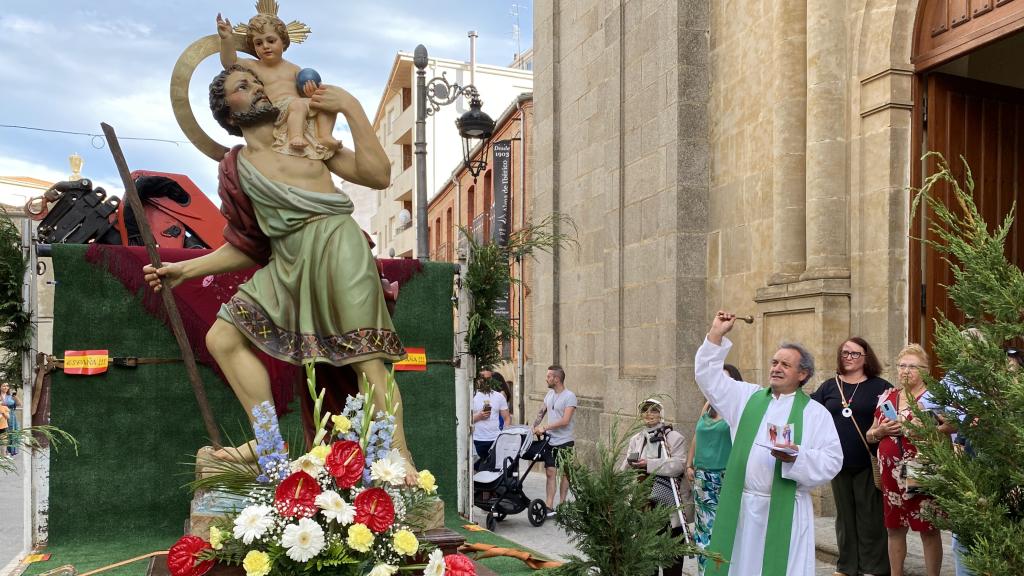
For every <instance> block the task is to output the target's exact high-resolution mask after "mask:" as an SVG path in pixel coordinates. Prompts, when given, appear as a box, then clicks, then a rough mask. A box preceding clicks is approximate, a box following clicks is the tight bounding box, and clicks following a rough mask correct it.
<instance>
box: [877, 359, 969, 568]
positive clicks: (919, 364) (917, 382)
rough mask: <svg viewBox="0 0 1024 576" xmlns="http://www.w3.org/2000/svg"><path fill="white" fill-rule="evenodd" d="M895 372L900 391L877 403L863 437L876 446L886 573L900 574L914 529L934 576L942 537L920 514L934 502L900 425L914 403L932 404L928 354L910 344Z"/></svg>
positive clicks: (944, 427) (925, 406) (911, 416)
mask: <svg viewBox="0 0 1024 576" xmlns="http://www.w3.org/2000/svg"><path fill="white" fill-rule="evenodd" d="M896 369H897V371H898V375H899V388H897V389H895V390H890V391H889V393H888V394H886V395H885V396H884V397H882V398H881V399H880V400H879V403H878V409H877V410H876V411H875V420H874V423H873V424H872V425H871V428H870V429H869V430H868V433H867V437H868V442H877V443H878V464H879V466H880V467H881V468H882V502H883V510H884V515H883V517H884V519H885V528H886V530H887V531H888V533H889V564H890V570H891V574H892V576H903V563H904V561H905V560H906V558H907V531H908V530H913V531H914V532H918V533H919V534H920V535H921V545H922V547H923V548H924V565H925V570H926V572H927V573H928V576H938V575H939V571H940V570H941V569H942V537H941V535H940V533H939V530H938V528H935V526H933V525H932V523H931V522H929V521H928V520H926V519H925V516H924V515H923V514H922V512H923V510H924V509H925V508H928V507H929V506H932V505H933V503H932V498H931V497H930V496H927V495H925V494H922V493H921V492H920V491H919V490H917V487H916V481H915V474H916V471H917V470H918V466H917V461H916V456H917V447H915V446H914V444H913V442H912V438H910V437H908V436H907V432H908V430H907V429H906V427H905V426H904V424H905V423H906V422H913V421H914V420H915V419H916V416H915V415H914V411H913V408H912V407H913V405H914V404H917V405H918V407H920V408H921V409H922V410H927V409H928V408H929V406H933V405H934V402H933V401H932V399H931V394H930V393H929V392H928V389H927V388H926V387H925V383H924V379H923V378H922V375H923V374H926V373H927V372H928V354H927V353H926V352H925V351H924V348H922V347H921V346H920V345H919V344H908V345H907V346H904V347H903V350H901V351H900V353H899V354H898V355H897V356H896ZM937 418H938V417H937ZM938 420H939V421H940V422H939V423H940V427H939V430H940V431H942V432H946V433H949V431H950V429H951V427H950V426H949V425H947V424H944V422H943V420H942V418H938Z"/></svg>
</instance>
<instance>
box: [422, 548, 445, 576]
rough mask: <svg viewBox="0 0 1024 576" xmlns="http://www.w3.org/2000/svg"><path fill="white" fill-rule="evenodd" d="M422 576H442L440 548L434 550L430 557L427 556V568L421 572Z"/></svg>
mask: <svg viewBox="0 0 1024 576" xmlns="http://www.w3.org/2000/svg"><path fill="white" fill-rule="evenodd" d="M423 576H444V552H441V549H440V548H434V551H433V552H431V553H430V556H427V567H426V569H425V570H423Z"/></svg>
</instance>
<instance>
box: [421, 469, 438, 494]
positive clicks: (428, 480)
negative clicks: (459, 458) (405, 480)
mask: <svg viewBox="0 0 1024 576" xmlns="http://www.w3.org/2000/svg"><path fill="white" fill-rule="evenodd" d="M417 480H418V484H419V486H420V489H421V490H423V491H424V492H427V493H428V494H433V493H434V492H437V479H436V478H434V475H433V474H431V473H430V470H420V473H419V476H418V478H417Z"/></svg>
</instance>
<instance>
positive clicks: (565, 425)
mask: <svg viewBox="0 0 1024 576" xmlns="http://www.w3.org/2000/svg"><path fill="white" fill-rule="evenodd" d="M545 380H546V381H547V384H548V393H547V395H546V396H544V405H543V406H541V408H540V411H539V412H538V413H537V419H536V420H534V422H533V431H534V432H536V433H537V434H538V435H540V434H544V433H547V435H548V438H549V441H548V448H547V450H546V451H545V453H544V472H545V473H546V474H547V500H546V504H547V507H548V512H547V514H548V516H554V515H555V484H556V483H557V476H558V460H559V458H560V457H561V458H565V457H567V456H571V455H572V447H573V445H574V444H575V440H576V435H575V431H574V428H575V422H574V421H573V416H574V415H575V414H576V404H577V403H576V395H575V394H573V393H572V391H571V390H567V389H566V388H565V370H562V367H561V366H559V365H557V364H555V365H552V366H549V367H548V373H547V377H546V378H545ZM545 414H546V415H547V417H548V422H547V424H541V422H542V421H543V420H544V416H545ZM563 453H564V454H563ZM568 495H569V477H568V476H567V475H566V474H564V473H563V474H562V482H561V486H560V487H559V502H565V498H566V496H568Z"/></svg>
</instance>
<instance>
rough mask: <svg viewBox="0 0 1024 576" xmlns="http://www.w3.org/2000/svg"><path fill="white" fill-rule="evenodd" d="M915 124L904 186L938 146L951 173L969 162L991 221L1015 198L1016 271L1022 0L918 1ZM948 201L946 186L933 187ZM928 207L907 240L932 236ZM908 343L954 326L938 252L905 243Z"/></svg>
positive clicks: (1022, 118)
mask: <svg viewBox="0 0 1024 576" xmlns="http://www.w3.org/2000/svg"><path fill="white" fill-rule="evenodd" d="M911 62H912V63H913V65H914V72H915V83H914V124H913V129H912V135H911V146H912V148H911V150H912V151H911V155H910V156H911V162H912V163H913V166H912V170H911V179H912V180H911V183H912V185H913V186H914V187H918V186H920V185H921V182H922V180H923V178H924V176H925V175H927V174H930V173H932V172H933V171H934V169H935V161H934V160H928V161H924V162H922V161H921V160H920V157H921V156H922V155H923V154H924V152H926V151H929V150H934V151H937V152H941V153H942V155H943V156H945V158H946V159H947V161H948V162H949V164H950V168H951V169H952V171H953V173H954V174H956V175H957V177H958V179H961V181H962V178H963V175H964V173H965V170H964V167H963V164H962V162H961V161H960V157H961V156H963V157H964V158H965V159H966V160H967V162H968V164H969V165H970V167H971V171H972V173H973V177H974V181H975V202H976V203H977V204H978V207H979V209H980V210H981V212H982V214H983V215H984V217H985V220H986V221H987V222H989V223H990V224H992V223H996V222H1001V221H1002V219H1003V218H1004V217H1005V215H1006V214H1007V212H1008V211H1009V209H1010V207H1011V206H1012V205H1013V204H1014V203H1015V202H1016V203H1017V222H1016V223H1015V224H1014V227H1013V229H1012V230H1011V232H1010V236H1009V238H1008V239H1007V247H1006V252H1007V257H1008V258H1009V259H1010V261H1011V262H1013V263H1014V264H1016V265H1017V266H1022V267H1024V217H1022V216H1021V208H1022V204H1024V202H1021V201H1022V200H1024V194H1022V189H1024V0H924V1H922V2H921V4H920V5H919V7H918V11H917V18H916V21H915V25H914V44H913V53H912V58H911ZM941 193H943V194H946V195H947V198H948V195H949V194H950V191H949V190H942V191H941ZM929 217H930V214H928V212H927V211H919V212H918V213H917V214H915V215H914V216H913V220H912V227H911V230H912V236H913V237H914V238H932V237H933V235H932V234H931V233H930V232H929V231H928V226H929ZM909 264H910V266H909V268H910V269H909V287H910V295H909V304H910V306H909V312H910V318H909V334H908V337H909V340H910V341H911V342H920V343H921V344H923V345H924V346H925V348H926V349H928V350H930V349H931V344H932V340H933V333H934V320H935V319H936V318H937V317H939V314H940V313H941V314H945V315H946V316H947V317H949V318H951V319H952V320H954V321H955V322H963V320H964V318H963V316H962V314H961V313H960V312H959V310H956V309H955V307H954V306H953V305H952V303H951V302H950V301H949V299H948V295H947V291H946V288H945V286H947V285H949V284H950V283H952V281H953V278H952V273H951V271H950V269H949V266H948V264H946V263H945V262H944V261H943V260H942V258H941V256H940V255H939V254H937V253H936V252H935V251H934V250H932V249H931V248H929V247H927V246H922V244H921V243H920V242H918V241H917V240H915V239H912V240H911V242H910V251H909Z"/></svg>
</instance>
